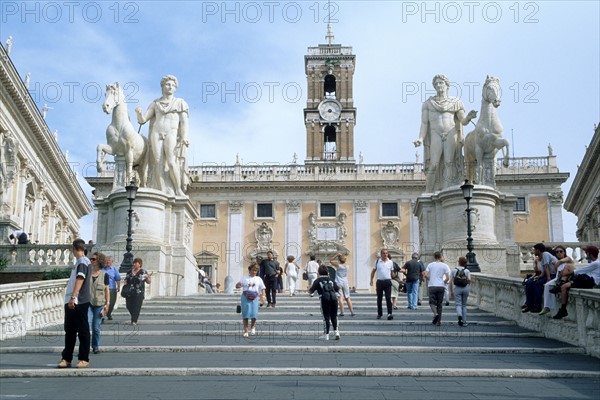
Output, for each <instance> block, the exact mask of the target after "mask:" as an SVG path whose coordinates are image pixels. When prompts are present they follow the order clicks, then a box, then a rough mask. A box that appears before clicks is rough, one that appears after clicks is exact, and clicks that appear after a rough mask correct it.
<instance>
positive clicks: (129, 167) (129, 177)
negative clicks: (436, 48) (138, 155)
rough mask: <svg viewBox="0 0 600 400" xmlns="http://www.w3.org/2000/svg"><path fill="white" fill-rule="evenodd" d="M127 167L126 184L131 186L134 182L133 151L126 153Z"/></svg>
mask: <svg viewBox="0 0 600 400" xmlns="http://www.w3.org/2000/svg"><path fill="white" fill-rule="evenodd" d="M125 167H126V171H127V174H126V182H127V184H129V182H131V181H132V180H133V149H129V150H127V152H126V153H125Z"/></svg>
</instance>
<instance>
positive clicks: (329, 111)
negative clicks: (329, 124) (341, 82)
mask: <svg viewBox="0 0 600 400" xmlns="http://www.w3.org/2000/svg"><path fill="white" fill-rule="evenodd" d="M319 114H320V115H321V118H323V119H324V120H325V121H336V120H338V119H339V118H340V115H341V114H342V106H341V105H340V103H338V102H337V101H335V100H323V101H322V102H321V104H319Z"/></svg>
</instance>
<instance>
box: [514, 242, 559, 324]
mask: <svg viewBox="0 0 600 400" xmlns="http://www.w3.org/2000/svg"><path fill="white" fill-rule="evenodd" d="M548 250H551V249H547V248H546V246H545V245H544V244H543V243H538V244H536V245H535V246H533V252H534V254H535V256H536V257H537V259H538V260H539V263H540V266H539V271H540V274H536V275H535V276H534V277H533V278H531V279H529V280H528V281H527V282H526V284H525V304H524V305H523V306H522V307H521V312H524V313H526V312H530V311H531V312H533V313H536V314H537V313H540V312H541V311H542V298H543V295H544V285H545V284H546V282H549V281H551V280H552V279H554V277H555V276H556V269H555V265H554V262H555V261H557V260H558V259H557V258H556V256H554V255H553V254H552V253H550V251H548ZM536 272H537V271H536Z"/></svg>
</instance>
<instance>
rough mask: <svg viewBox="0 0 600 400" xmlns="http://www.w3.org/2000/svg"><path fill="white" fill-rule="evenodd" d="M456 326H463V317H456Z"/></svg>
mask: <svg viewBox="0 0 600 400" xmlns="http://www.w3.org/2000/svg"><path fill="white" fill-rule="evenodd" d="M458 326H465V323H464V322H463V318H462V317H461V316H459V317H458Z"/></svg>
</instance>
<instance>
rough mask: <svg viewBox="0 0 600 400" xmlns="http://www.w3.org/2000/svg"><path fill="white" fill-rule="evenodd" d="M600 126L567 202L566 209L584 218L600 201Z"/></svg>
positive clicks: (583, 160)
mask: <svg viewBox="0 0 600 400" xmlns="http://www.w3.org/2000/svg"><path fill="white" fill-rule="evenodd" d="M598 154H600V124H598V125H597V126H596V129H595V131H594V136H593V137H592V140H591V142H590V144H589V146H587V149H586V151H585V154H584V156H583V159H582V160H581V164H580V165H579V168H578V169H577V174H576V175H575V179H574V180H573V184H572V185H571V189H570V190H569V194H568V195H567V199H566V200H565V204H564V208H565V209H566V210H567V211H570V212H572V213H573V214H575V215H577V216H578V217H579V218H583V217H584V216H585V214H586V213H587V212H588V209H590V208H592V207H593V206H594V205H595V204H596V203H597V202H598V201H599V200H598V196H600V159H599V158H598Z"/></svg>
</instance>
